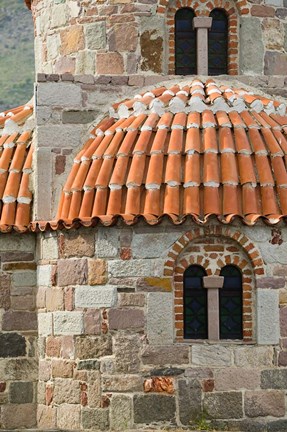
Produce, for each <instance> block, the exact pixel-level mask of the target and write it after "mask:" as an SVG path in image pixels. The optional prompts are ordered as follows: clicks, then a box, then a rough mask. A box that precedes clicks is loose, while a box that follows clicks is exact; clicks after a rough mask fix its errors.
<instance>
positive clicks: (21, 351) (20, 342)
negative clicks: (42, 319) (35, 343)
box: [0, 333, 26, 358]
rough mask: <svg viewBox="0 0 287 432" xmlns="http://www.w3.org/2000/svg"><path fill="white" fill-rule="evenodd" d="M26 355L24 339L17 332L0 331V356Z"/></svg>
mask: <svg viewBox="0 0 287 432" xmlns="http://www.w3.org/2000/svg"><path fill="white" fill-rule="evenodd" d="M25 355H26V339H25V338H24V337H23V336H21V335H19V334H18V333H0V357H2V358H3V357H4V358H5V357H22V356H25Z"/></svg>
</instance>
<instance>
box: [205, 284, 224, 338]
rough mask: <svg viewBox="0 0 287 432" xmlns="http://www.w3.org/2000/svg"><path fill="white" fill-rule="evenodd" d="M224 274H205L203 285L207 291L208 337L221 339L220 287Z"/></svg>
mask: <svg viewBox="0 0 287 432" xmlns="http://www.w3.org/2000/svg"><path fill="white" fill-rule="evenodd" d="M223 282H224V277H223V276H204V278H203V286H204V288H207V289H208V292H207V311H208V312H207V313H208V339H209V340H214V341H218V340H219V336H220V335H219V289H220V288H222V287H223Z"/></svg>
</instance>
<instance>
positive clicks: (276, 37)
mask: <svg viewBox="0 0 287 432" xmlns="http://www.w3.org/2000/svg"><path fill="white" fill-rule="evenodd" d="M262 25H263V29H264V37H265V47H266V49H268V50H281V49H282V47H283V44H284V33H283V26H282V24H281V23H280V21H279V20H274V19H273V18H265V19H264V20H263V23H262Z"/></svg>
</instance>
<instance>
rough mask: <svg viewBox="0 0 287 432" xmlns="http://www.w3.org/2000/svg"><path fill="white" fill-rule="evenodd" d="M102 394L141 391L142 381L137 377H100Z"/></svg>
mask: <svg viewBox="0 0 287 432" xmlns="http://www.w3.org/2000/svg"><path fill="white" fill-rule="evenodd" d="M102 389H103V391H104V392H122V393H124V392H139V391H142V389H143V380H142V378H141V376H139V375H127V374H124V375H111V376H103V377H102Z"/></svg>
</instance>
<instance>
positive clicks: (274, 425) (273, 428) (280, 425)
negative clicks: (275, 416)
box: [267, 420, 287, 432]
mask: <svg viewBox="0 0 287 432" xmlns="http://www.w3.org/2000/svg"><path fill="white" fill-rule="evenodd" d="M284 431H287V420H278V421H271V422H268V424H267V432H284Z"/></svg>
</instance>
